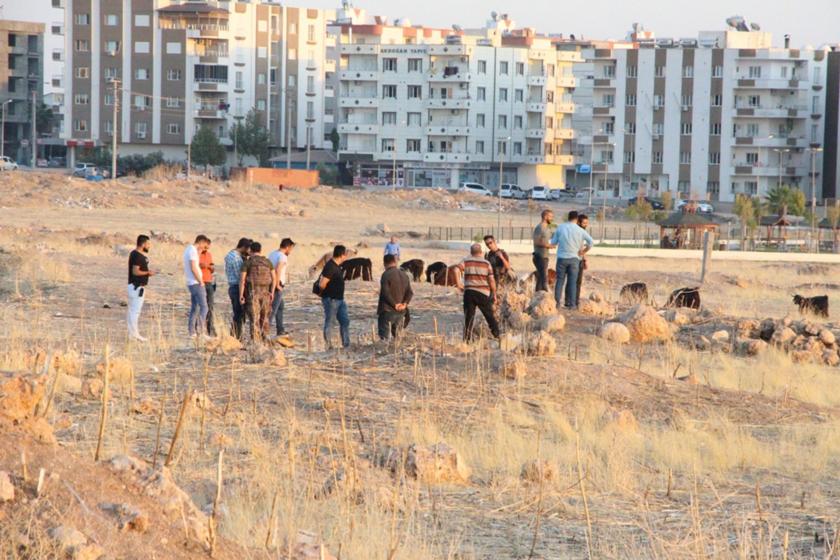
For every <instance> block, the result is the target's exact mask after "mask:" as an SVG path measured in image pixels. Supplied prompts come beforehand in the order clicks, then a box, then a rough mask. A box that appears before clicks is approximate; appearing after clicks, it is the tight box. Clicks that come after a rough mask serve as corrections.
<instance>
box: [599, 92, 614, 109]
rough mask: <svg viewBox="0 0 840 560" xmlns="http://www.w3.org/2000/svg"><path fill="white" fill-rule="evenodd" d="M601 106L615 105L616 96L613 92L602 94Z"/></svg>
mask: <svg viewBox="0 0 840 560" xmlns="http://www.w3.org/2000/svg"><path fill="white" fill-rule="evenodd" d="M601 107H615V96H614V95H613V94H611V93H605V94H604V95H602V96H601Z"/></svg>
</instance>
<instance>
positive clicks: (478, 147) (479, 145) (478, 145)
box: [475, 140, 484, 154]
mask: <svg viewBox="0 0 840 560" xmlns="http://www.w3.org/2000/svg"><path fill="white" fill-rule="evenodd" d="M475 153H477V154H483V153H484V140H476V141H475Z"/></svg>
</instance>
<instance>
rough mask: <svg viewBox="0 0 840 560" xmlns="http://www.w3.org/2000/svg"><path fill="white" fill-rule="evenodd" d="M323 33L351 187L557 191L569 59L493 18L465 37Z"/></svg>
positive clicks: (567, 149)
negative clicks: (333, 53) (333, 50)
mask: <svg viewBox="0 0 840 560" xmlns="http://www.w3.org/2000/svg"><path fill="white" fill-rule="evenodd" d="M357 15H358V14H357ZM357 19H358V18H357ZM334 29H335V30H336V36H337V39H338V44H337V50H338V53H339V56H340V59H339V64H338V80H337V83H338V88H339V89H338V95H337V99H338V104H337V105H338V108H337V114H338V132H339V134H340V138H341V139H340V147H339V154H340V156H341V159H342V160H343V161H348V162H349V165H350V168H351V169H352V173H353V175H354V181H355V182H357V183H359V184H386V185H387V184H396V185H406V186H412V187H424V186H427V187H450V188H454V187H457V186H458V185H459V183H461V182H465V181H474V182H479V183H482V184H485V185H487V186H489V187H497V186H498V185H499V183H500V182H511V183H519V184H521V185H524V186H526V187H531V186H534V185H548V186H550V187H553V188H562V187H563V186H564V183H565V168H566V167H568V166H571V165H572V163H573V158H572V151H571V139H572V138H573V136H574V133H573V131H572V125H571V116H572V114H573V113H574V103H573V102H572V97H571V90H572V88H574V86H575V79H574V77H573V76H572V67H573V65H574V64H575V63H577V62H579V61H580V60H582V59H581V57H580V55H579V54H578V53H575V52H563V51H558V50H557V49H555V47H554V45H553V44H552V41H551V40H550V39H549V38H547V37H541V36H538V35H536V34H535V33H534V31H533V30H530V29H516V28H515V26H514V24H513V22H512V21H511V20H510V19H509V18H508V17H507V16H505V15H502V16H498V15H496V14H494V15H493V17H492V18H491V19H490V21H488V24H487V25H486V26H485V27H484V28H482V29H476V30H462V29H460V28H458V27H457V26H453V28H452V29H433V28H428V27H418V26H412V25H411V24H410V22H408V21H406V20H402V21H396V22H394V23H393V24H388V23H387V22H386V21H385V20H384V19H382V18H377V19H376V20H375V21H374V22H372V23H358V22H357V21H352V20H345V21H337V22H336V25H335V26H334ZM500 167H501V168H503V171H502V173H503V177H500ZM395 171H396V173H395Z"/></svg>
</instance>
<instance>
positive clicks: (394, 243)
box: [385, 235, 400, 261]
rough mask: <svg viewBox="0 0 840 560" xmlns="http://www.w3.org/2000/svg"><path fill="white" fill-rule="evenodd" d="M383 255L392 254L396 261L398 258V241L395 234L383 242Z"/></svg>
mask: <svg viewBox="0 0 840 560" xmlns="http://www.w3.org/2000/svg"><path fill="white" fill-rule="evenodd" d="M385 255H394V256H395V257H397V261H399V260H400V242H399V240H398V239H397V236H396V235H392V236H391V241H389V242H388V243H386V244H385Z"/></svg>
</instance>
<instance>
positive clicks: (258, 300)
mask: <svg viewBox="0 0 840 560" xmlns="http://www.w3.org/2000/svg"><path fill="white" fill-rule="evenodd" d="M260 253H262V245H261V244H259V243H257V242H256V241H253V242H252V243H251V250H250V256H249V257H248V260H247V261H245V265H244V266H243V267H242V273H241V274H240V275H239V303H240V304H241V305H243V306H244V307H245V316H246V317H247V318H248V321H249V322H250V323H251V340H253V341H260V342H262V341H263V340H264V339H265V337H266V335H267V334H268V329H269V327H268V316H269V314H271V296H272V290H273V289H274V286H275V284H276V283H277V279H276V277H275V275H274V267H273V266H271V261H269V260H268V259H267V258H265V257H264V256H262V255H261V254H260Z"/></svg>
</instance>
